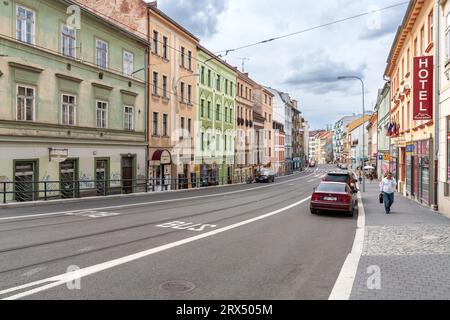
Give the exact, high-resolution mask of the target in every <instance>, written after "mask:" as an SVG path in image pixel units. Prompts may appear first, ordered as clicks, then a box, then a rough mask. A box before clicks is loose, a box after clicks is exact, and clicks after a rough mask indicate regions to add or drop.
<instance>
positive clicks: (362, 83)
mask: <svg viewBox="0 0 450 320" xmlns="http://www.w3.org/2000/svg"><path fill="white" fill-rule="evenodd" d="M347 79H354V80H359V81H361V87H362V110H363V146H362V153H363V154H362V168H361V169H362V173H363V175H362V178H363V192H366V176H365V174H364V166H365V157H364V155H365V152H366V151H365V146H366V131H365V130H366V129H365V127H364V124H365V121H364V120H365V118H364V116H365V114H366V111H365V105H364V102H365V101H364V100H365V99H364V81H363V79H361V78H360V77H358V76H340V77H337V80H347Z"/></svg>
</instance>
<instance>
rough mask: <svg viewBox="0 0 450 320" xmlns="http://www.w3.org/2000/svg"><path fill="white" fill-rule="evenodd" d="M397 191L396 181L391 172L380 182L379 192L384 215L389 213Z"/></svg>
mask: <svg viewBox="0 0 450 320" xmlns="http://www.w3.org/2000/svg"><path fill="white" fill-rule="evenodd" d="M396 189H397V181H396V180H395V179H394V177H393V176H392V173H391V172H388V173H387V174H386V177H385V178H384V179H383V180H382V181H381V182H380V192H381V193H382V194H383V202H384V208H385V211H386V214H390V213H391V207H392V205H393V204H394V194H395V190H396Z"/></svg>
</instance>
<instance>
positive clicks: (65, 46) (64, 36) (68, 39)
mask: <svg viewBox="0 0 450 320" xmlns="http://www.w3.org/2000/svg"><path fill="white" fill-rule="evenodd" d="M61 29H62V30H61V53H62V54H63V55H65V56H67V57H72V58H75V52H76V47H77V41H76V33H75V32H76V31H75V29H73V28H71V27H69V26H66V25H62V27H61Z"/></svg>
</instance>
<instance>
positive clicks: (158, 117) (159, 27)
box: [148, 2, 199, 191]
mask: <svg viewBox="0 0 450 320" xmlns="http://www.w3.org/2000/svg"><path fill="white" fill-rule="evenodd" d="M148 10H149V14H148V17H149V24H148V28H149V30H148V35H149V38H150V42H151V50H150V52H151V54H150V55H149V81H148V82H149V96H150V97H149V112H148V124H149V130H148V140H149V176H150V178H151V179H152V183H153V190H155V191H160V190H171V189H180V188H190V187H192V183H193V182H194V183H195V182H196V181H197V177H196V172H195V164H194V153H195V145H196V141H195V137H196V132H195V126H194V121H195V119H196V103H197V91H198V90H197V82H198V79H197V77H198V76H199V75H198V73H197V45H198V43H199V39H198V38H196V37H195V36H194V35H193V34H192V33H190V32H189V31H188V30H186V29H185V28H184V27H182V26H181V25H179V24H178V23H177V22H176V21H174V20H173V19H171V18H170V17H169V16H167V15H166V14H165V13H164V12H162V11H161V10H159V9H158V8H157V6H156V2H152V3H149V4H148Z"/></svg>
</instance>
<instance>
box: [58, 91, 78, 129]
mask: <svg viewBox="0 0 450 320" xmlns="http://www.w3.org/2000/svg"><path fill="white" fill-rule="evenodd" d="M64 96H68V97H73V98H74V103H73V122H74V123H73V124H70V123H64V121H63V119H64V108H63V106H64V104H65V103H64ZM69 105H70V104H69ZM60 113H61V115H60V124H61V125H63V126H76V125H77V95H76V94H73V93H67V92H62V93H61V109H60ZM68 119H70V117H68Z"/></svg>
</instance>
